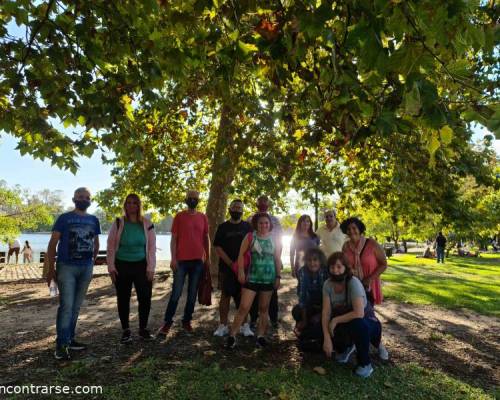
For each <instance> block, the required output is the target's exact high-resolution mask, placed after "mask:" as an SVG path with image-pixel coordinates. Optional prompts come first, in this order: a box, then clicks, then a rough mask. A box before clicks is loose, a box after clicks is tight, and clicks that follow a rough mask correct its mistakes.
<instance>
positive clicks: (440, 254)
mask: <svg viewBox="0 0 500 400" xmlns="http://www.w3.org/2000/svg"><path fill="white" fill-rule="evenodd" d="M436 256H437V262H439V260H441V262H442V263H444V247H440V246H437V247H436Z"/></svg>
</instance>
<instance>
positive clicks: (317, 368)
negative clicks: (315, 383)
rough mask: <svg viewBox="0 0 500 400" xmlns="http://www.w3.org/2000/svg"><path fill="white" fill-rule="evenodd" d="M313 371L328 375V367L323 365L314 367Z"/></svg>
mask: <svg viewBox="0 0 500 400" xmlns="http://www.w3.org/2000/svg"><path fill="white" fill-rule="evenodd" d="M313 371H314V372H316V373H317V374H318V375H326V369H324V368H323V367H314V368H313Z"/></svg>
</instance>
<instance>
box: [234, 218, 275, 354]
mask: <svg viewBox="0 0 500 400" xmlns="http://www.w3.org/2000/svg"><path fill="white" fill-rule="evenodd" d="M252 225H253V228H254V230H255V231H254V232H253V233H249V234H248V235H247V236H246V237H245V239H243V242H242V243H241V247H240V254H239V256H238V281H239V282H240V283H241V285H242V289H241V302H240V307H239V308H238V313H237V314H236V316H235V317H234V321H233V324H232V326H231V330H230V332H229V337H228V338H227V342H226V347H227V348H230V349H232V348H234V347H235V345H236V338H235V335H236V332H239V330H240V326H241V324H242V323H243V321H244V320H245V318H246V316H247V314H248V312H249V311H250V308H251V307H252V303H253V301H254V298H255V296H257V295H258V296H259V323H258V325H257V346H259V347H264V346H266V345H267V340H266V339H265V337H264V335H265V333H266V329H267V324H268V315H269V313H268V312H269V303H270V301H271V296H272V294H273V289H278V288H279V285H280V279H281V276H280V271H281V267H282V266H281V259H280V254H281V249H280V248H279V247H278V246H277V245H276V243H275V242H274V240H273V237H272V235H271V231H272V229H273V224H272V222H271V218H270V217H269V214H267V213H258V214H255V216H254V217H253V218H252ZM247 252H250V265H249V268H248V273H245V265H244V264H245V258H246V257H245V255H246V253H247Z"/></svg>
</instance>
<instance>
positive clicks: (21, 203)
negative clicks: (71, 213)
mask: <svg viewBox="0 0 500 400" xmlns="http://www.w3.org/2000/svg"><path fill="white" fill-rule="evenodd" d="M54 199H58V198H57V193H50V192H49V191H48V190H44V191H42V192H39V193H37V194H32V193H30V192H29V191H28V190H26V189H24V190H23V189H21V187H19V186H16V187H12V188H10V187H8V186H7V184H6V183H5V181H2V180H0V242H4V243H5V242H7V241H8V240H13V239H15V238H16V237H17V236H19V234H20V233H21V232H22V231H30V230H37V231H38V230H44V227H46V226H52V223H53V221H54V213H56V212H58V208H57V206H56V203H58V202H56V201H54ZM59 202H60V199H59ZM46 230H49V229H46Z"/></svg>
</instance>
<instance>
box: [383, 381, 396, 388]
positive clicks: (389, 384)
mask: <svg viewBox="0 0 500 400" xmlns="http://www.w3.org/2000/svg"><path fill="white" fill-rule="evenodd" d="M384 386H385V387H387V388H393V387H394V386H392V383H391V382H384Z"/></svg>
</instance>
